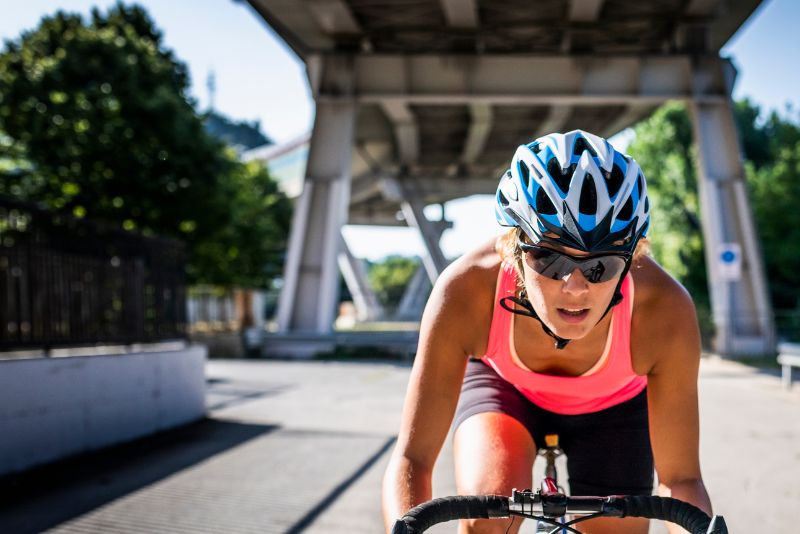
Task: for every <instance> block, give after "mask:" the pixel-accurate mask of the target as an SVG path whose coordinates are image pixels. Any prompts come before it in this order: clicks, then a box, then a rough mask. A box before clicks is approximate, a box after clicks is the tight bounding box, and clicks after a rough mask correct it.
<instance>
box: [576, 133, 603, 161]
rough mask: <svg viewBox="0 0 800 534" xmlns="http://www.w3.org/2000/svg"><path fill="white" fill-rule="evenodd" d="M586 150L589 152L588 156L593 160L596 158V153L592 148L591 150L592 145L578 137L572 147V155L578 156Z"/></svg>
mask: <svg viewBox="0 0 800 534" xmlns="http://www.w3.org/2000/svg"><path fill="white" fill-rule="evenodd" d="M586 150H588V151H589V154H591V155H592V157H593V158H596V157H597V152H595V150H594V148H592V145H590V144H589V141H587V140H586V139H584V138H583V137H579V138H578V139H577V140H576V141H575V146H573V147H572V154H573V155H575V156H580V155H581V154H583V153H584V152H585V151H586Z"/></svg>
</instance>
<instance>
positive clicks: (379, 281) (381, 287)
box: [367, 256, 420, 306]
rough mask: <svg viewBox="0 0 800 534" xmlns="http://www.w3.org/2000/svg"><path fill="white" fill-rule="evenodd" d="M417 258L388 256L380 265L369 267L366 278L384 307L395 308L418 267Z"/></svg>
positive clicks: (375, 264)
mask: <svg viewBox="0 0 800 534" xmlns="http://www.w3.org/2000/svg"><path fill="white" fill-rule="evenodd" d="M419 264H420V261H419V260H418V259H417V258H407V257H405V256H389V257H387V258H386V259H385V260H383V261H382V262H380V263H372V264H370V266H369V270H368V272H367V276H368V277H369V282H370V285H372V289H373V290H374V291H375V293H376V294H377V296H378V299H380V301H381V304H383V305H384V306H396V305H397V304H399V303H400V300H401V299H402V298H403V293H404V292H405V290H406V287H407V286H408V283H409V282H410V281H411V278H412V277H413V276H414V273H415V272H416V270H417V267H419Z"/></svg>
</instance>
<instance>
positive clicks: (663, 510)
mask: <svg viewBox="0 0 800 534" xmlns="http://www.w3.org/2000/svg"><path fill="white" fill-rule="evenodd" d="M623 501H624V503H625V511H624V513H623V514H622V517H645V518H647V519H660V520H662V521H669V522H670V523H675V524H676V525H680V526H681V527H683V528H685V529H686V530H688V531H689V532H690V533H691V534H706V532H707V531H708V525H709V523H711V518H710V517H708V514H706V513H705V512H704V511H702V510H701V509H700V508H698V507H696V506H692V505H691V504H689V503H687V502H683V501H679V500H677V499H672V498H669V497H656V496H644V495H627V496H625V497H624V498H623Z"/></svg>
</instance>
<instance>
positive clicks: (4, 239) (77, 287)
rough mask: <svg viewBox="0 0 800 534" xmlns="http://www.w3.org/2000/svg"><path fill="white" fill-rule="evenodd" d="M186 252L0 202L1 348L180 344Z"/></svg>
mask: <svg viewBox="0 0 800 534" xmlns="http://www.w3.org/2000/svg"><path fill="white" fill-rule="evenodd" d="M184 265H185V246H184V245H183V244H182V243H180V242H178V241H173V240H168V239H155V238H148V237H144V236H141V235H139V234H135V233H132V232H127V231H124V230H121V229H118V228H115V227H112V226H109V225H105V224H100V223H97V222H92V221H87V220H82V219H77V218H75V217H71V216H66V215H63V214H59V213H55V212H51V211H48V210H44V209H40V208H38V207H36V206H33V205H30V204H23V203H19V202H14V201H10V200H8V199H3V198H0V350H11V349H17V348H44V349H49V348H53V347H63V346H76V345H88V344H100V343H115V344H132V343H149V342H157V341H164V340H169V339H180V338H185V337H186V294H185V285H184Z"/></svg>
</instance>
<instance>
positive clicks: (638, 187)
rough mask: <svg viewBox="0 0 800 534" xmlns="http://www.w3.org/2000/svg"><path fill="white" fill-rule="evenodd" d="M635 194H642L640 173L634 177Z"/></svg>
mask: <svg viewBox="0 0 800 534" xmlns="http://www.w3.org/2000/svg"><path fill="white" fill-rule="evenodd" d="M636 196H639V197H641V196H642V173H639V176H638V177H637V178H636Z"/></svg>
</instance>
